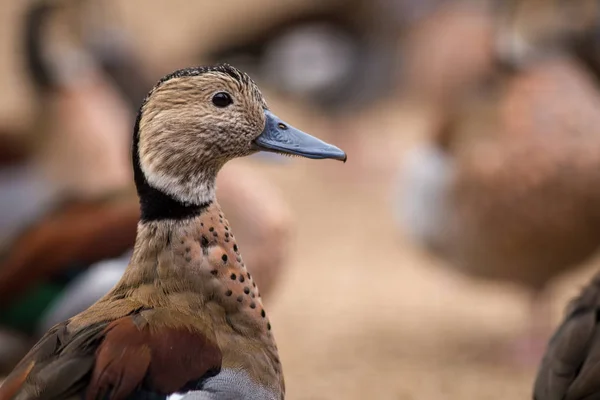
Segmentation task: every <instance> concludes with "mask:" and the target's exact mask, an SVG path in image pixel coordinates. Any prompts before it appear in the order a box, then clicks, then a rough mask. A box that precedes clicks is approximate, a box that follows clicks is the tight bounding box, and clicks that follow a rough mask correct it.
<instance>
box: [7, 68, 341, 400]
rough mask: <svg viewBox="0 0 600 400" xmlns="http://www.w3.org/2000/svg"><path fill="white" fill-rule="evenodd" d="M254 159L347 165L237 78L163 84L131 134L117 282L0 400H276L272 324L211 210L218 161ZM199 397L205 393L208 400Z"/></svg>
mask: <svg viewBox="0 0 600 400" xmlns="http://www.w3.org/2000/svg"><path fill="white" fill-rule="evenodd" d="M258 150H266V151H275V152H281V153H288V154H296V155H301V156H305V157H309V158H333V159H339V160H344V161H345V159H346V155H345V154H344V153H343V152H342V151H341V150H339V149H337V148H336V147H334V146H331V145H328V144H326V143H323V142H321V141H319V140H318V139H315V138H313V137H311V136H309V135H307V134H305V133H303V132H301V131H298V130H296V129H295V128H293V127H291V126H289V125H287V124H285V123H284V122H283V121H281V120H279V119H278V118H277V117H275V116H274V115H273V114H272V113H271V112H270V111H269V110H268V108H267V106H266V103H265V102H264V100H263V98H262V95H261V94H260V92H259V90H258V88H257V87H256V86H255V84H254V83H253V82H252V81H251V80H250V78H249V77H248V76H247V75H245V74H243V73H241V72H240V71H238V70H236V69H235V68H233V67H230V66H217V67H210V68H191V69H186V70H181V71H177V72H175V73H173V74H171V75H169V76H167V77H165V78H163V79H162V80H161V81H160V82H159V83H158V85H157V86H156V87H155V88H154V89H153V90H152V91H151V92H150V94H149V95H148V97H147V98H146V101H145V102H144V105H143V106H142V109H141V111H140V114H139V116H138V121H137V123H136V129H135V134H134V146H133V162H134V175H135V181H136V186H137V189H138V194H139V197H140V205H141V216H140V222H139V224H138V229H137V236H136V242H135V247H134V252H133V255H132V258H131V261H130V264H129V266H128V268H127V270H126V272H125V273H124V275H123V277H122V278H121V281H120V282H119V283H118V284H117V285H116V286H115V287H114V288H113V289H112V290H111V291H110V292H109V293H108V294H107V295H106V296H105V297H104V298H102V299H101V300H100V301H98V302H97V303H96V304H94V305H93V306H92V307H90V308H89V309H87V310H86V311H84V312H82V313H81V314H79V315H77V316H75V317H73V318H71V319H70V320H68V321H65V322H64V323H62V324H59V325H57V326H55V327H54V328H52V329H51V330H50V331H49V332H48V333H47V334H46V335H45V336H44V337H43V338H42V339H41V340H40V341H39V342H38V344H37V345H36V346H34V347H33V349H32V350H31V351H30V352H29V354H28V355H27V356H26V357H25V358H24V359H23V361H21V363H20V364H19V365H18V366H17V367H16V368H15V370H14V372H13V373H12V374H11V375H10V376H9V377H8V379H7V382H8V384H10V385H11V386H9V387H8V388H7V389H2V390H5V394H2V395H1V396H0V400H7V399H19V400H24V399H44V400H49V399H65V398H75V397H79V396H81V395H83V396H85V398H86V399H100V398H101V399H105V398H110V399H126V398H127V399H134V398H147V397H148V396H158V397H159V398H165V397H166V396H168V395H170V394H173V393H175V392H187V391H195V392H196V393H195V395H194V396H196V397H194V398H207V399H208V398H215V397H213V395H220V396H224V398H225V397H227V396H232V395H236V396H238V397H234V398H246V399H273V400H274V399H282V398H283V397H284V393H285V390H284V383H283V374H282V369H281V364H280V361H279V358H278V355H277V347H276V345H275V341H274V339H273V335H272V333H271V324H270V322H269V321H268V318H267V315H266V312H265V310H264V308H263V306H262V301H261V297H260V294H259V292H258V288H257V287H256V284H255V283H254V281H253V278H252V275H251V274H250V273H249V272H248V270H247V269H246V266H245V265H244V263H243V261H242V258H241V256H240V253H239V251H240V249H239V247H238V245H237V243H236V240H235V236H234V235H233V233H232V231H231V228H230V226H229V223H228V222H227V220H226V219H225V217H224V215H223V213H222V211H221V209H220V207H219V205H218V203H217V202H216V199H215V178H216V174H217V172H218V171H219V169H220V168H221V167H222V166H223V164H225V163H226V162H227V161H228V160H230V159H233V158H235V157H242V156H245V155H249V154H252V153H254V152H256V151H258ZM32 364H33V367H31V365H32ZM27 368H31V371H30V372H27V371H26V370H25V369H27ZM25 375H27V377H26V378H25V380H24V382H23V383H22V385H21V386H20V387H19V388H18V389H16V390H15V389H14V387H13V386H12V385H13V383H14V382H17V383H18V382H19V381H22V380H23V376H25ZM203 389H206V390H207V391H210V393H212V394H213V395H210V397H208V396H207V397H203V396H204V394H203ZM0 393H2V392H0ZM13 393H14V395H13ZM217 398H220V397H217Z"/></svg>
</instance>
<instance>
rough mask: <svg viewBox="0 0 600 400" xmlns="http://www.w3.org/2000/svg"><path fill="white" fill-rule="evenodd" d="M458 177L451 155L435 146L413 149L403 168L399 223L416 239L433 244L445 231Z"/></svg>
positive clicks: (399, 193)
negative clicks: (451, 190) (449, 199)
mask: <svg viewBox="0 0 600 400" xmlns="http://www.w3.org/2000/svg"><path fill="white" fill-rule="evenodd" d="M454 176H455V171H454V165H453V163H452V159H451V158H450V156H448V155H447V154H445V153H444V152H443V150H441V149H438V148H436V147H434V146H432V145H422V146H419V147H417V148H415V149H413V150H412V151H411V152H410V153H409V154H408V156H407V158H406V160H405V162H404V164H403V165H402V167H401V171H400V179H399V184H398V186H397V188H398V194H397V195H396V199H397V200H396V204H397V205H396V207H395V214H396V221H397V223H398V224H399V225H401V226H402V228H403V229H404V230H405V231H406V233H408V234H409V235H410V236H411V237H413V239H416V240H419V241H423V242H430V241H431V240H432V239H434V238H435V237H436V236H437V234H438V233H439V232H440V230H441V229H443V226H442V225H443V224H444V216H445V214H446V211H447V210H446V201H447V196H448V192H449V188H450V185H451V184H452V182H453V180H454Z"/></svg>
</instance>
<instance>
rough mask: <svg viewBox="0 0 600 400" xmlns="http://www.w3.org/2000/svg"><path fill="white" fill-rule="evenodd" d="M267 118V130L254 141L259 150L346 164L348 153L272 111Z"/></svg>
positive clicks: (267, 114)
mask: <svg viewBox="0 0 600 400" xmlns="http://www.w3.org/2000/svg"><path fill="white" fill-rule="evenodd" d="M265 117H266V119H267V121H266V124H265V129H264V130H263V132H262V133H261V134H260V136H259V137H257V138H256V139H254V147H255V148H256V149H257V150H261V151H270V152H273V153H281V154H290V155H295V156H300V157H306V158H313V159H325V158H331V159H333V160H340V161H343V162H346V158H347V156H346V153H344V152H343V151H342V150H341V149H339V148H338V147H335V146H334V145H331V144H329V143H325V142H324V141H322V140H320V139H317V138H316V137H314V136H311V135H309V134H308V133H304V132H302V131H301V130H299V129H296V128H294V127H293V126H290V125H288V124H286V123H285V122H283V121H282V120H281V119H279V118H278V117H277V116H276V115H275V114H273V113H272V112H270V111H265Z"/></svg>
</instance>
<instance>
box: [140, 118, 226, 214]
mask: <svg viewBox="0 0 600 400" xmlns="http://www.w3.org/2000/svg"><path fill="white" fill-rule="evenodd" d="M139 119H140V116H139V115H138V119H137V121H136V124H135V131H134V140H133V148H132V161H133V175H134V180H135V186H136V188H137V192H138V196H139V198H140V221H141V222H142V223H144V222H151V221H161V220H184V219H189V218H193V217H197V216H199V215H200V214H201V213H202V212H203V211H204V210H206V208H207V207H208V206H210V205H211V204H213V203H214V202H215V181H216V178H217V172H218V168H204V169H202V170H201V171H198V173H196V174H195V176H193V177H192V176H186V177H182V178H181V179H180V180H179V181H175V180H172V181H171V182H170V184H168V185H166V184H165V185H163V186H166V187H170V188H171V189H172V191H173V192H177V193H178V194H179V195H178V196H176V195H175V194H171V193H168V192H167V191H166V190H164V189H158V188H157V187H156V185H151V184H150V183H149V182H148V178H147V177H146V175H145V174H144V172H143V171H142V168H141V166H140V156H139V152H138V141H139ZM155 180H160V179H155ZM185 199H187V200H185Z"/></svg>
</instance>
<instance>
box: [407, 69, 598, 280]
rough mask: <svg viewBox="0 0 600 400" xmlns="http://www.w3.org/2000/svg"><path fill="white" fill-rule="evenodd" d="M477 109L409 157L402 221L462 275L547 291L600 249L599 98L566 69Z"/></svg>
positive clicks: (529, 80) (534, 76) (510, 85)
mask: <svg viewBox="0 0 600 400" xmlns="http://www.w3.org/2000/svg"><path fill="white" fill-rule="evenodd" d="M474 102H475V103H476V104H471V103H469V106H468V107H465V108H466V109H468V110H470V111H467V112H466V113H464V114H460V115H459V116H455V117H454V119H453V120H452V122H450V123H449V124H448V126H446V127H444V128H442V129H441V131H443V132H439V133H438V134H437V136H435V137H434V138H433V139H432V140H431V141H429V142H426V143H424V144H422V145H421V146H420V147H419V148H418V149H415V151H414V152H412V153H411V154H410V155H409V158H408V159H407V163H406V165H405V167H404V169H403V175H402V182H403V186H402V193H403V195H402V196H403V197H402V199H403V200H402V204H403V207H402V208H401V209H400V212H399V214H398V215H399V217H400V218H401V223H402V224H403V226H404V227H405V228H406V230H407V232H408V233H409V234H410V235H411V236H413V237H414V238H415V239H416V240H417V241H418V242H420V243H422V244H424V245H425V246H426V247H427V248H429V249H431V250H433V251H434V252H436V253H438V254H440V255H441V256H442V257H443V258H445V259H447V260H448V261H450V263H451V264H452V265H453V266H455V267H456V268H457V269H458V270H460V271H463V272H465V273H467V274H469V275H474V276H479V277H485V278H490V279H501V280H507V281H512V282H516V283H520V284H523V285H525V286H526V287H530V288H533V289H536V290H538V289H542V288H543V287H544V286H545V285H546V283H547V282H549V281H550V280H551V279H552V278H553V277H555V276H556V275H558V274H559V273H561V272H562V271H564V270H566V269H568V268H571V267H573V266H576V265H578V264H579V263H581V262H582V261H584V260H585V259H587V258H588V257H590V256H591V255H592V254H593V253H594V252H595V251H596V249H597V248H598V245H599V244H600V241H598V237H600V214H599V213H598V211H597V210H598V207H597V205H598V204H600V190H598V189H597V187H599V186H598V182H599V181H600V174H599V173H598V172H597V171H599V168H600V151H599V149H600V146H598V144H600V136H599V132H597V128H596V126H597V125H596V124H597V123H598V122H600V120H598V118H597V115H596V114H597V113H596V111H595V110H596V109H597V107H598V106H599V105H600V96H599V95H598V93H597V92H596V90H595V89H594V85H593V82H592V80H591V79H590V78H589V77H588V76H587V75H586V74H585V73H584V72H582V70H581V69H580V68H578V67H577V65H576V64H574V63H571V62H569V61H564V60H562V61H555V62H553V63H547V64H545V65H539V66H536V67H532V68H531V69H530V70H528V71H525V72H523V73H522V74H520V75H518V76H515V77H512V78H509V79H508V81H507V82H506V86H505V89H504V91H503V92H502V93H501V94H500V95H499V96H489V97H488V98H487V100H481V99H480V98H477V99H475V100H474ZM424 205H427V207H425V206H424Z"/></svg>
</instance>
